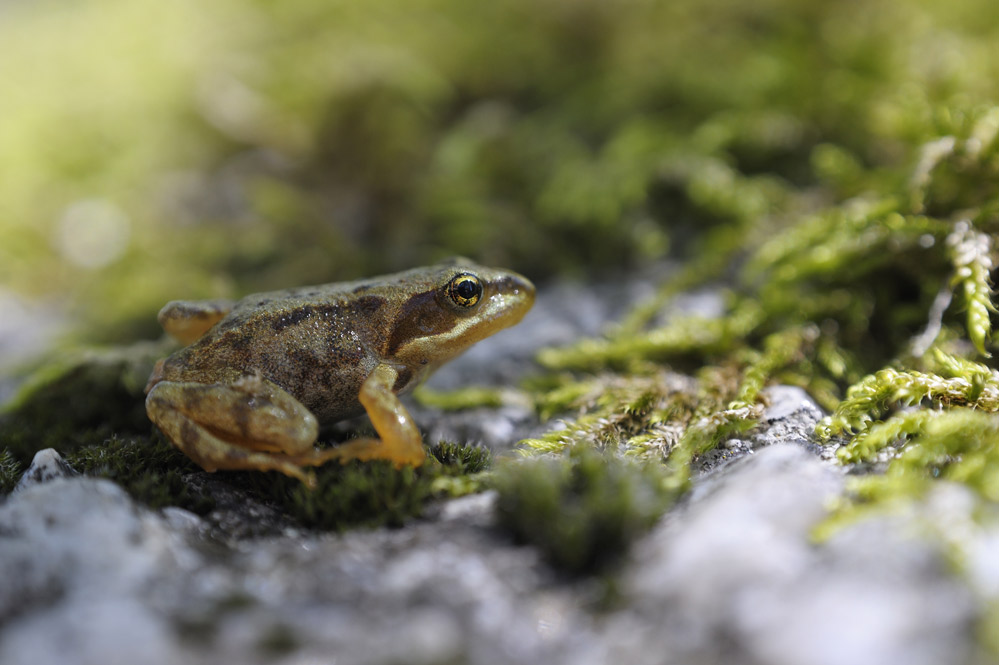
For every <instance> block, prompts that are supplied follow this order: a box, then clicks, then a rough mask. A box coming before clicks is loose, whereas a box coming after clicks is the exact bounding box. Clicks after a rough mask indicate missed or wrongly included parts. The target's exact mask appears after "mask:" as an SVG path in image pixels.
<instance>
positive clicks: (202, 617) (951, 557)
mask: <svg viewBox="0 0 999 665" xmlns="http://www.w3.org/2000/svg"><path fill="white" fill-rule="evenodd" d="M641 295H642V293H641V289H640V288H638V287H636V288H634V289H626V290H625V292H624V293H621V292H617V293H615V292H613V291H612V290H609V291H608V293H606V294H602V295H601V296H600V297H597V298H593V299H591V300H585V299H581V296H580V295H579V292H578V290H576V289H573V287H568V286H567V287H562V288H561V289H551V290H549V291H548V292H547V293H545V294H544V296H543V297H542V298H541V299H540V300H539V303H538V305H537V306H536V308H535V311H534V312H533V313H532V314H531V315H530V317H529V319H527V320H525V322H524V323H523V324H522V325H521V326H520V327H518V328H516V329H514V330H512V331H510V332H508V333H505V334H503V335H500V336H498V337H496V338H494V340H492V344H491V345H490V346H485V345H483V346H480V347H477V348H476V349H473V350H472V351H471V352H470V353H469V354H467V355H466V356H465V357H463V358H462V359H460V360H459V361H457V362H456V363H455V364H453V365H452V366H451V367H450V368H446V370H442V373H441V375H440V376H439V377H437V379H436V384H437V386H438V387H442V388H448V387H454V386H458V385H463V384H465V383H483V380H484V379H485V380H486V381H489V380H492V381H498V382H502V381H509V380H510V379H511V378H512V377H514V376H517V375H518V374H519V373H520V372H523V371H524V370H523V368H524V363H525V362H527V360H528V359H529V358H530V356H531V354H532V353H533V348H536V347H537V346H540V345H543V344H550V343H560V342H563V341H566V340H568V339H572V338H573V337H575V336H578V335H579V334H581V333H584V334H593V333H595V332H598V330H599V326H600V325H601V323H602V322H603V321H606V320H612V318H613V316H615V315H616V313H617V312H618V311H619V308H620V307H622V306H624V305H623V304H624V303H626V302H627V301H628V300H631V299H634V298H637V297H640V296H641ZM712 302H713V301H712V296H710V295H705V296H701V297H697V298H692V299H691V300H689V301H688V302H687V305H688V306H690V307H695V308H700V309H708V310H710V308H711V307H712V306H713V305H712ZM609 303H617V304H615V305H611V304H609ZM768 399H769V401H770V405H769V407H768V409H767V411H766V414H765V416H764V418H763V419H762V421H761V423H760V426H759V427H758V428H757V429H756V430H755V431H753V432H751V433H749V434H748V435H746V436H745V437H744V438H743V439H741V440H738V441H731V442H729V443H728V445H726V446H725V447H724V448H720V449H718V450H717V451H716V452H715V453H714V454H713V455H712V456H711V457H710V459H708V460H706V461H705V464H704V468H703V470H702V472H701V474H700V475H699V477H698V478H697V479H696V482H695V485H694V489H693V491H692V492H691V493H690V495H689V496H688V497H687V499H686V500H685V501H683V502H682V504H681V505H679V506H677V507H675V508H674V509H673V510H671V511H670V512H669V513H668V514H666V515H665V516H664V517H663V519H662V520H661V521H660V522H659V524H658V525H657V526H655V527H654V528H653V529H652V531H651V532H650V533H648V534H647V535H646V536H645V537H644V538H642V539H641V540H640V541H639V542H638V543H637V545H636V546H635V547H634V548H633V550H632V551H631V553H630V554H629V556H628V557H627V559H626V560H625V561H624V562H623V563H622V564H621V566H620V567H619V569H617V570H616V571H615V572H613V573H612V574H609V575H606V576H602V577H596V578H585V579H571V578H566V577H564V576H562V575H560V574H559V573H557V572H556V571H554V570H552V569H551V568H550V567H549V566H548V565H547V564H546V563H545V562H544V561H543V560H542V559H541V557H540V556H539V554H538V552H536V551H535V550H533V549H532V548H530V547H527V546H518V545H516V544H514V543H513V542H511V541H510V539H509V538H508V537H507V536H506V535H504V533H503V532H501V531H500V530H499V529H497V528H496V526H495V518H494V514H493V505H494V502H495V497H494V496H493V495H492V494H490V493H485V494H480V495H473V496H468V497H464V498H462V499H457V500H451V501H446V502H442V503H440V504H438V505H435V506H433V507H432V508H431V510H430V511H428V514H427V515H425V516H424V517H423V518H422V519H419V520H414V521H412V522H411V523H409V524H408V525H407V526H405V527H403V528H400V529H377V530H356V531H350V532H346V533H343V534H331V533H315V532H310V531H307V530H303V529H300V528H298V527H296V526H295V525H294V524H292V523H290V522H289V521H287V520H286V519H283V518H282V516H281V515H276V514H273V513H274V511H273V509H271V508H269V507H267V506H261V505H252V504H251V505H247V504H246V502H245V500H244V499H245V497H240V496H233V497H229V499H228V500H219V502H218V503H219V508H218V509H217V510H216V511H215V512H214V513H212V514H210V515H208V516H207V517H206V518H199V517H197V516H195V515H193V514H191V513H188V512H186V511H183V510H180V509H175V508H174V509H166V510H163V511H150V510H148V509H146V508H144V507H142V506H139V505H137V504H136V503H135V502H133V501H132V500H131V499H130V498H129V496H128V495H127V494H126V493H125V492H124V491H123V490H122V489H120V488H119V487H118V486H116V485H115V484H113V483H110V482H108V481H105V480H95V479H91V478H82V477H78V476H75V475H74V474H73V472H72V470H70V469H67V468H66V467H65V466H64V465H61V464H60V460H59V458H58V455H56V454H54V453H52V452H43V453H40V454H39V456H38V457H37V458H36V464H35V465H34V468H33V469H32V470H30V471H29V472H28V473H27V474H26V475H25V478H24V479H22V482H21V485H20V486H19V487H18V489H17V490H16V491H15V493H14V494H12V495H11V496H10V497H8V498H7V499H6V500H4V501H3V502H2V503H0V580H2V585H3V586H0V663H3V664H4V665H22V664H24V665H27V664H31V665H46V664H49V663H52V664H73V663H81V664H84V663H87V664H89V663H95V664H96V663H101V664H115V663H123V664H125V663H129V664H131V663H146V664H150V665H157V664H164V665H168V664H170V665H172V664H180V663H184V664H186V663H192V664H198V663H251V664H252V663H281V664H287V665H293V664H295V665H297V664H302V665H305V664H313V663H316V664H330V665H334V664H336V665H342V664H353V663H358V664H368V663H370V664H387V663H413V664H419V663H428V664H430V663H434V664H443V663H448V664H451V663H475V664H482V665H492V664H496V665H502V664H521V663H523V664H527V663H552V664H559V663H566V664H568V663H572V664H581V665H587V664H594V665H596V664H600V663H620V664H625V663H627V664H632V663H634V664H638V665H640V664H644V663H648V664H650V665H652V664H672V663H677V664H680V663H736V664H741V663H746V664H759V665H764V664H767V665H782V664H787V665H812V664H814V665H838V664H843V665H858V664H864V663H872V664H874V663H876V664H879V665H894V664H898V665H902V664H905V665H923V664H925V665H937V664H940V663H984V662H988V659H987V657H985V656H984V655H983V654H982V653H980V652H979V651H978V650H977V648H976V646H975V645H976V644H977V641H976V635H975V631H976V629H977V628H976V627H977V626H978V625H979V621H980V618H981V616H982V614H983V612H984V611H985V608H986V606H987V604H988V603H989V602H994V600H995V599H996V597H997V595H999V557H997V556H996V555H997V554H999V529H988V528H985V527H982V526H979V525H978V524H977V523H975V522H973V520H972V517H973V516H972V502H971V501H970V498H969V497H968V496H967V495H966V494H965V492H964V490H962V489H961V488H960V487H956V486H950V485H944V484H941V485H940V486H939V487H938V488H937V490H936V491H935V492H934V493H933V494H932V495H931V496H930V497H929V498H928V499H927V500H926V501H925V502H924V504H922V505H920V506H919V507H918V509H912V510H909V511H907V512H902V513H899V514H897V515H893V516H888V517H878V518H870V519H867V520H864V521H861V522H858V523H856V524H854V525H853V526H850V527H848V528H844V529H842V530H840V531H839V532H837V533H836V534H835V535H834V536H833V537H831V538H830V539H828V540H826V541H823V542H816V541H815V540H814V538H813V537H812V533H813V529H814V527H815V526H816V524H818V523H819V522H821V521H822V520H823V519H824V518H825V517H826V515H827V514H828V511H829V509H830V507H831V506H832V504H833V502H835V501H836V500H837V499H838V498H840V497H842V496H843V492H844V479H845V472H844V470H843V469H842V468H841V467H839V466H837V465H836V464H835V462H833V461H831V460H830V459H828V458H829V457H830V456H829V454H828V451H825V450H823V449H822V448H820V447H819V446H817V445H816V444H815V442H814V441H813V439H812V437H811V430H812V427H813V426H814V424H815V422H816V421H817V420H818V418H819V417H821V415H822V414H821V411H820V410H819V408H818V407H817V406H816V405H815V404H814V403H813V402H812V401H811V400H810V399H809V398H808V396H807V395H806V394H805V393H803V392H802V391H800V390H798V389H796V388H789V387H776V388H772V389H770V390H769V391H768ZM414 411H415V412H416V415H417V419H418V420H419V421H420V422H421V423H424V425H423V428H424V430H425V431H427V432H429V433H430V437H431V438H432V437H435V436H438V435H442V434H456V435H459V436H462V437H467V438H472V439H478V440H481V441H483V442H484V443H486V444H487V445H491V446H494V447H501V446H502V445H504V444H505V445H509V442H510V441H514V440H516V439H517V438H520V437H522V436H525V435H527V434H530V433H531V432H532V431H533V430H535V429H537V424H536V423H535V422H533V421H532V419H531V418H530V415H529V414H528V413H527V411H526V410H524V409H518V408H517V407H515V406H511V407H506V408H504V409H500V410H499V411H498V412H493V413H491V414H486V413H485V412H471V413H464V414H439V413H435V412H434V411H433V410H427V409H414ZM196 475H197V476H199V477H198V478H195V479H192V481H194V482H200V483H203V484H205V485H206V486H211V484H212V483H213V482H215V483H217V481H215V480H214V479H213V477H212V476H211V475H209V474H196ZM220 491H221V490H220ZM218 498H220V499H225V497H222V496H221V495H219V496H218ZM249 523H253V524H255V525H257V526H259V525H260V524H263V523H267V524H269V525H270V527H269V528H267V529H264V530H261V529H254V528H247V525H248V524H249ZM260 533H266V534H267V535H264V536H261V535H259V534H260ZM252 534H258V535H252ZM956 551H957V552H959V553H960V555H961V561H962V562H963V564H964V565H963V566H962V568H961V570H962V571H963V572H962V573H960V574H959V573H958V572H956V570H957V569H956V567H955V565H954V564H955V552H956Z"/></svg>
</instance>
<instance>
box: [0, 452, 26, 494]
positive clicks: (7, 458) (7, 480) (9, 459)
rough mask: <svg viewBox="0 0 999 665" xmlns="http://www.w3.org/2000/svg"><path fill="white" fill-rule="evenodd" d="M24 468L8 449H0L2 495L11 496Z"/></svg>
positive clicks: (0, 485)
mask: <svg viewBox="0 0 999 665" xmlns="http://www.w3.org/2000/svg"><path fill="white" fill-rule="evenodd" d="M22 473H24V467H23V466H21V463H20V462H18V461H17V460H16V459H14V456H13V455H12V454H11V452H10V451H9V450H7V449H6V448H0V495H2V494H10V492H11V491H12V490H13V489H14V486H15V485H17V481H18V480H20V479H21V474H22Z"/></svg>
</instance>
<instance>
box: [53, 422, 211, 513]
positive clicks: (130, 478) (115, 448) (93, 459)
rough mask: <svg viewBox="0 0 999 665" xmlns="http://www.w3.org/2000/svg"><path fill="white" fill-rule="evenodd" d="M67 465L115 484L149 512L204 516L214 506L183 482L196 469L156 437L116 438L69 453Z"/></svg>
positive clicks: (195, 466)
mask: <svg viewBox="0 0 999 665" xmlns="http://www.w3.org/2000/svg"><path fill="white" fill-rule="evenodd" d="M66 461H67V462H68V463H69V465H70V466H72V467H73V468H74V469H76V470H77V471H79V472H81V473H84V474H86V475H88V476H96V477H98V478H107V479H108V480H113V481H115V482H116V483H118V484H119V485H121V486H122V487H123V488H124V489H125V491H127V492H128V493H129V494H131V495H132V497H133V498H135V499H136V500H138V501H141V502H142V503H144V504H145V505H147V506H149V507H150V508H163V507H166V506H178V507H180V508H186V509H187V510H190V511H191V512H194V513H197V514H199V515H204V514H207V513H208V512H209V511H210V510H211V509H212V508H213V507H214V505H215V504H214V501H212V499H211V498H210V497H207V496H204V495H202V494H201V493H199V492H197V491H195V490H193V489H191V487H190V486H189V485H188V484H187V483H186V482H184V479H183V476H184V475H185V474H189V473H191V472H193V471H197V470H198V467H197V465H195V464H194V462H192V461H191V460H190V459H188V458H187V457H186V456H185V455H184V454H183V453H181V452H180V451H179V450H177V449H176V448H175V447H174V446H173V445H171V444H170V443H168V442H167V441H165V440H164V439H163V438H162V437H161V436H158V435H156V436H152V437H133V438H119V437H117V436H115V437H112V438H110V439H108V440H106V441H104V442H102V443H101V444H99V445H91V446H86V447H82V448H78V449H75V450H73V451H71V452H70V453H69V454H68V455H67V456H66Z"/></svg>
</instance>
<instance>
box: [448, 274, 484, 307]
mask: <svg viewBox="0 0 999 665" xmlns="http://www.w3.org/2000/svg"><path fill="white" fill-rule="evenodd" d="M447 294H448V296H449V297H450V298H451V302H453V303H454V304H456V305H458V306H460V307H474V306H475V304H476V303H478V302H479V299H480V298H481V297H482V282H480V281H479V278H478V277H476V276H475V275H468V274H464V275H457V276H455V277H454V278H453V279H452V280H451V281H450V282H448V285H447Z"/></svg>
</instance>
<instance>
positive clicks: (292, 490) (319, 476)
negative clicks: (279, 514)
mask: <svg viewBox="0 0 999 665" xmlns="http://www.w3.org/2000/svg"><path fill="white" fill-rule="evenodd" d="M428 452H429V453H430V454H429V456H428V459H427V462H426V463H425V464H424V465H423V466H421V467H419V468H413V467H408V466H407V467H403V468H401V469H396V468H395V467H394V466H393V465H392V464H391V463H389V462H350V463H348V464H343V465H341V464H335V463H333V464H327V465H325V466H321V467H319V468H317V469H316V470H315V474H316V487H315V488H314V489H309V488H307V487H305V486H304V485H302V483H301V482H299V481H298V480H295V479H293V478H288V477H286V476H282V475H280V474H277V473H255V472H231V473H225V474H224V475H223V477H225V478H226V479H227V480H228V481H229V482H232V483H234V484H236V485H237V486H239V487H242V488H244V489H246V490H249V491H252V492H254V493H255V494H258V495H259V496H261V497H263V498H265V499H266V500H269V501H272V502H274V503H276V504H277V505H278V506H280V507H281V509H282V510H284V511H285V512H287V513H288V514H289V515H291V516H293V517H294V518H295V519H296V520H298V521H299V522H301V523H302V524H303V525H304V526H308V527H313V528H317V529H333V530H340V529H345V528H348V527H353V526H401V525H402V524H403V523H404V522H405V521H406V520H407V519H409V518H411V517H413V516H416V515H419V514H420V513H421V512H422V511H423V508H424V506H425V505H426V503H427V502H428V501H429V500H431V499H434V498H439V497H441V496H444V495H445V494H446V493H447V492H445V488H446V489H448V490H451V489H453V488H455V487H456V486H457V485H456V484H455V483H441V480H447V479H462V478H466V477H467V476H469V475H470V474H475V473H479V472H481V471H482V470H483V469H485V468H486V467H487V466H488V464H489V452H488V450H486V449H483V448H478V447H475V446H460V445H457V444H453V443H440V444H437V445H436V446H431V448H430V450H429V451H428ZM474 488H475V487H474V486H470V487H469V488H468V489H469V490H471V489H474Z"/></svg>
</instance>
